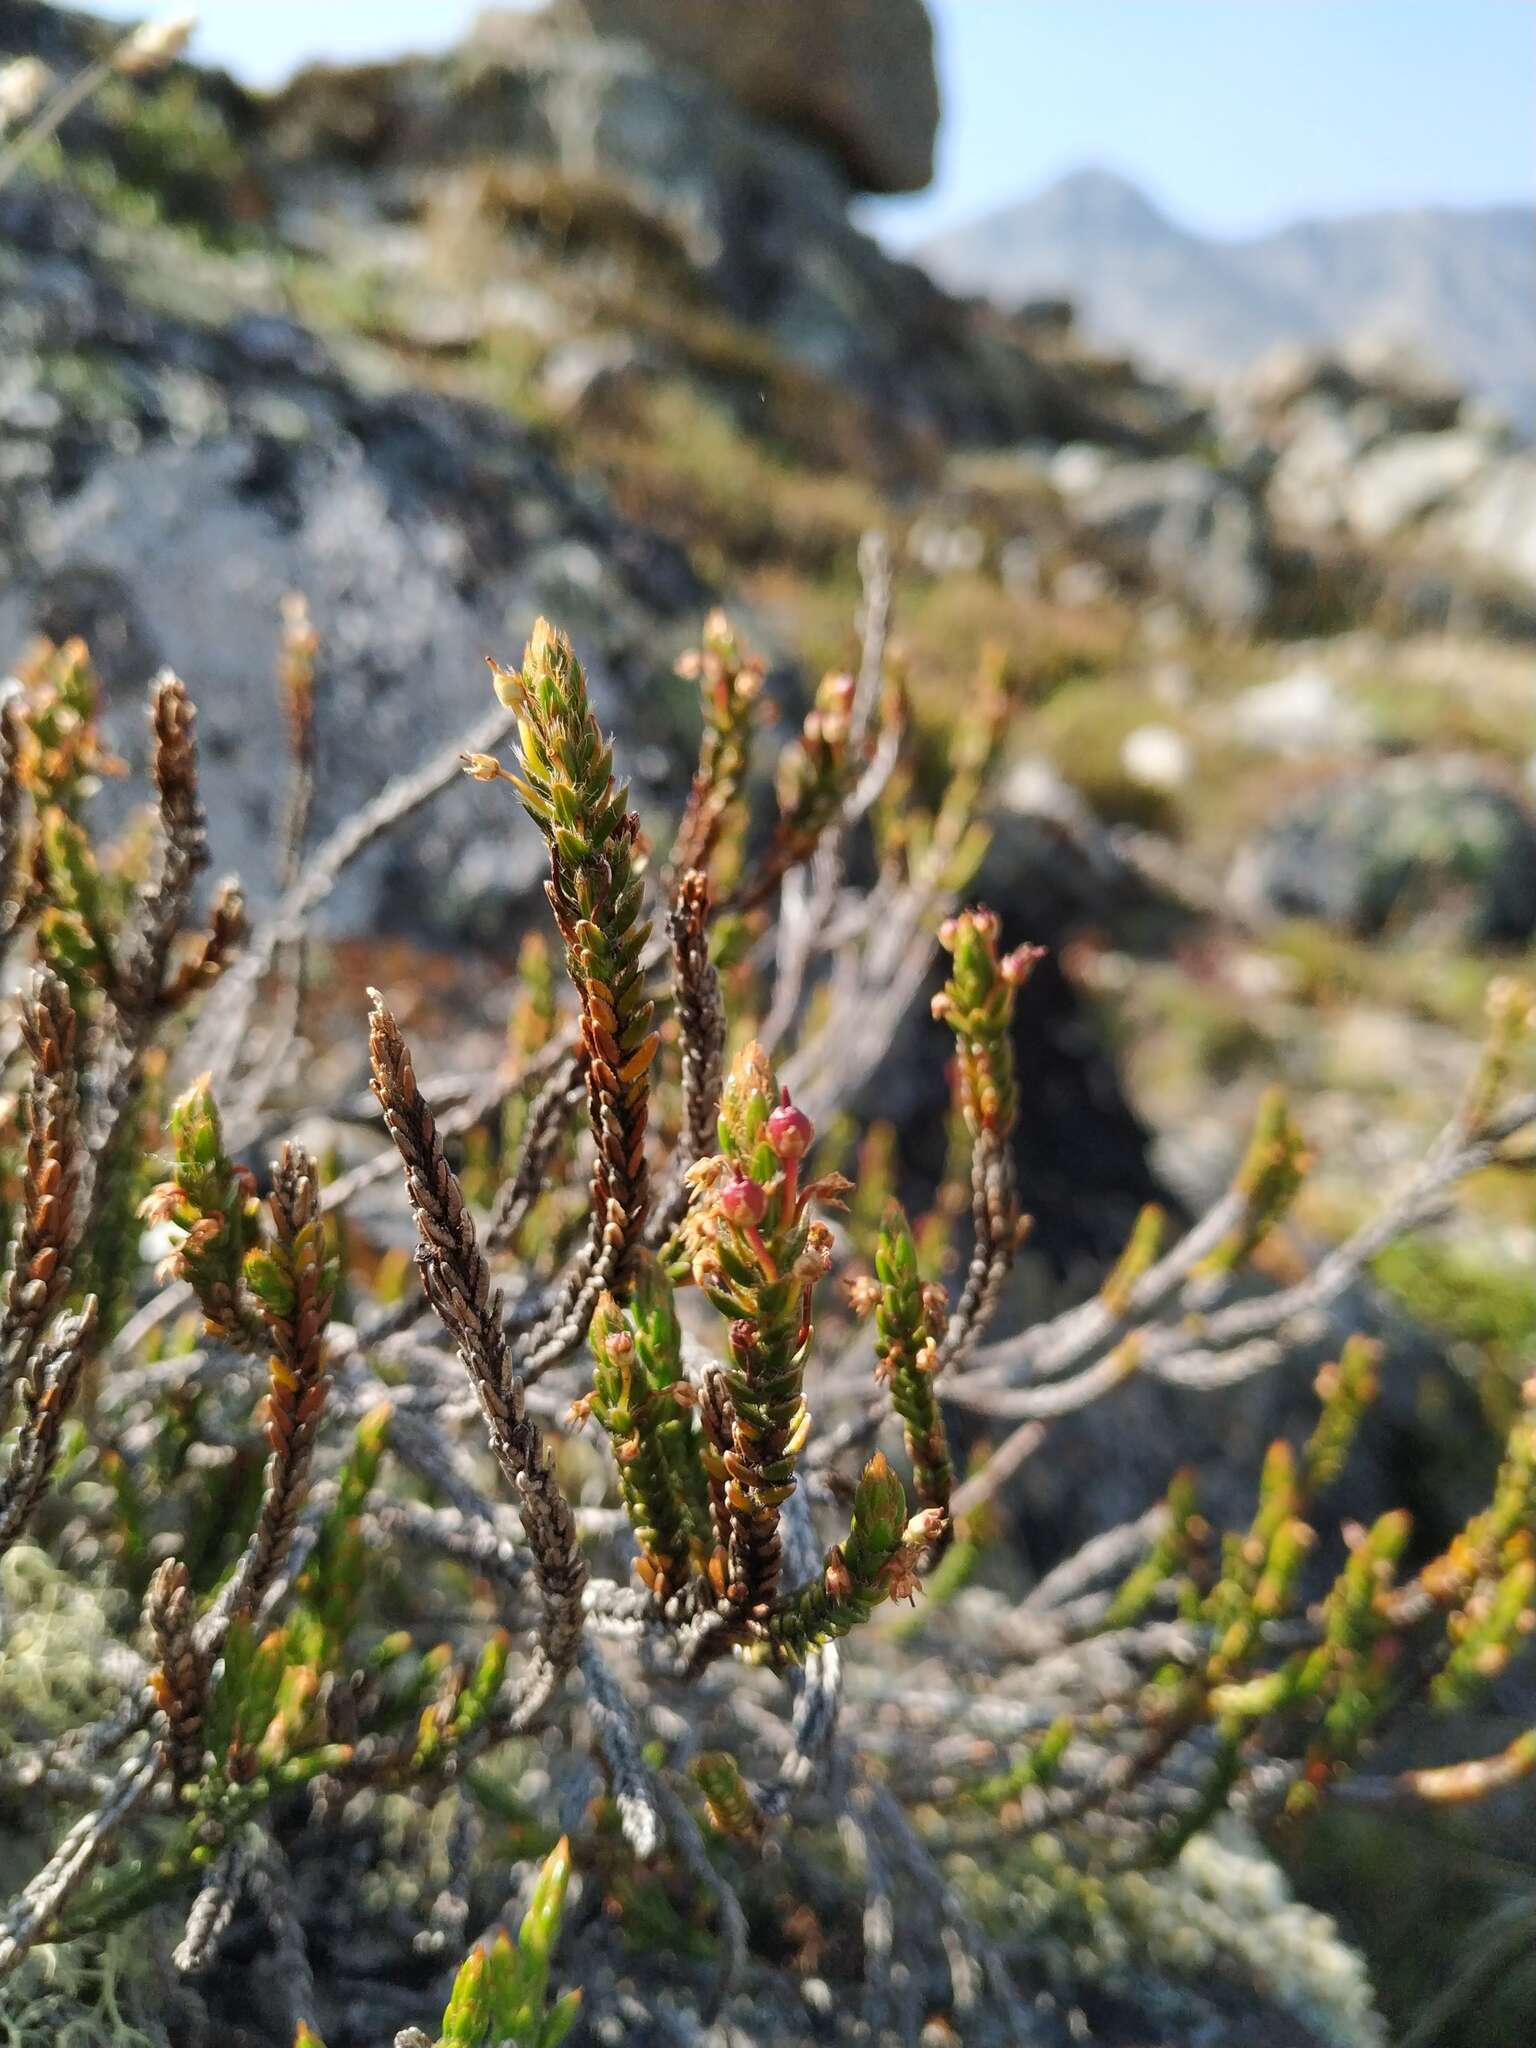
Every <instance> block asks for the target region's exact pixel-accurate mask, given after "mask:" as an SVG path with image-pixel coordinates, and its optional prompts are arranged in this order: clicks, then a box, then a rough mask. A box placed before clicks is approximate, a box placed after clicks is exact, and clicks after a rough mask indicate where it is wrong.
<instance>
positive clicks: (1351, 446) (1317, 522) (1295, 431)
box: [1265, 402, 1366, 533]
mask: <svg viewBox="0 0 1536 2048" xmlns="http://www.w3.org/2000/svg"><path fill="white" fill-rule="evenodd" d="M1365 446H1366V439H1365V435H1364V433H1363V431H1362V429H1361V428H1360V426H1359V425H1358V423H1357V422H1355V421H1354V420H1352V419H1351V418H1350V416H1349V415H1348V414H1347V413H1344V412H1340V411H1338V410H1337V409H1335V408H1334V407H1333V406H1331V405H1326V404H1318V403H1315V402H1314V403H1311V404H1309V405H1308V406H1306V407H1305V408H1303V409H1302V410H1300V411H1299V412H1298V414H1297V415H1296V417H1295V418H1293V419H1292V420H1291V421H1290V422H1289V423H1288V428H1287V432H1286V434H1285V437H1284V440H1283V442H1282V445H1281V450H1280V453H1279V455H1278V456H1277V458H1276V460H1275V463H1274V466H1273V468H1272V469H1271V471H1270V476H1269V483H1268V488H1267V490H1266V492H1265V503H1266V504H1267V506H1268V508H1269V512H1270V516H1271V517H1272V518H1273V520H1274V521H1275V524H1276V525H1277V526H1279V527H1281V528H1283V529H1287V530H1290V531H1294V532H1297V533H1326V532H1328V531H1329V530H1330V529H1331V528H1334V527H1342V526H1343V525H1344V523H1345V513H1344V506H1345V500H1346V497H1347V494H1348V485H1349V478H1350V473H1351V471H1352V470H1353V468H1354V466H1355V464H1356V463H1357V462H1359V461H1360V459H1361V457H1362V456H1363V455H1364V453H1365Z"/></svg>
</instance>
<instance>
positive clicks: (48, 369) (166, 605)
mask: <svg viewBox="0 0 1536 2048" xmlns="http://www.w3.org/2000/svg"><path fill="white" fill-rule="evenodd" d="M98 232H99V231H98V228H97V225H96V223H95V222H94V221H93V220H92V218H91V217H90V216H89V214H88V213H87V212H85V211H84V210H83V209H82V208H80V206H79V205H78V204H77V203H75V202H72V201H70V200H68V199H67V198H65V197H64V196H63V195H61V194H58V193H50V192H48V191H46V190H44V189H39V188H31V189H30V190H26V189H23V190H18V191H16V192H13V193H10V194H7V195H6V196H5V198H4V199H3V200H0V245H3V247H4V249H5V252H6V255H5V267H4V269H3V271H0V348H3V351H4V357H5V362H6V392H7V399H8V411H9V423H8V425H7V428H6V433H5V442H6V449H7V453H8V455H9V456H11V457H12V458H16V457H18V456H21V455H25V456H26V457H27V460H26V461H25V462H24V463H18V462H17V461H15V460H14V459H13V461H12V463H11V471H12V479H13V481H12V484H11V487H10V488H9V489H8V490H7V491H6V492H5V493H3V494H0V569H3V572H4V582H3V594H0V662H8V661H10V660H13V659H14V658H15V657H16V655H17V654H18V653H19V652H20V651H21V648H22V647H23V645H24V644H25V643H26V642H27V640H28V639H29V638H30V637H31V636H32V635H33V634H35V633H37V632H39V631H42V632H47V633H50V634H52V635H53V636H54V637H56V638H57V637H60V636H62V635H64V634H67V633H72V632H80V633H82V634H84V635H85V636H86V637H87V639H88V640H89V641H90V643H91V646H92V649H93V652H94V653H95V655H96V657H97V659H98V662H99V664H100V667H101V671H102V675H103V681H104V685H105V688H106V691H107V695H108V711H107V723H108V726H109V729H110V732H111V735H112V738H113V741H114V743H115V744H116V745H117V746H118V748H119V750H120V751H122V752H123V753H124V754H125V755H127V756H128V757H129V758H130V760H131V761H133V762H135V763H137V764H142V761H143V756H144V751H145V720H144V689H145V685H146V683H147V681H148V679H149V677H150V675H151V674H152V673H153V671H154V670H155V669H156V668H157V667H158V666H159V665H160V664H162V663H169V664H170V665H172V666H173V667H174V668H175V669H176V670H177V671H178V672H179V673H180V674H181V675H183V676H184V677H185V678H186V681H187V683H188V685H189V687H190V688H191V690H192V693H193V696H194V699H195V701H196V703H197V706H198V726H199V736H200V741H201V749H202V759H203V771H204V791H205V796H206V800H207V806H208V811H209V820H210V835H211V839H212V848H213V860H214V864H215V871H216V872H227V871H230V870H234V871H237V872H238V873H239V874H240V875H241V877H242V879H243V880H244V882H245V884H246V886H247V890H248V893H249V894H250V895H251V897H252V898H253V899H254V900H255V901H257V902H258V903H259V902H260V901H261V900H262V899H263V898H265V897H268V896H270V894H271V890H272V846H271V838H272V830H273V824H274V820H275V818H276V817H277V815H278V813H279V811H280V807H281V804H282V801H283V786H284V773H283V761H284V742H283V736H282V717H281V713H280V708H279V703H278V698H277V694H276V690H275V687H274V683H273V675H274V667H275V661H276V655H277V646H278V628H279V610H278V607H279V602H280V600H281V598H282V596H283V594H284V593H285V592H286V591H289V590H301V591H303V592H305V594H306V595H307V596H308V598H309V601H310V606H311V610H312V613H313V616H314V620H315V624H316V626H317V627H318V628H319V631H320V634H321V636H322V642H323V655H322V661H321V668H320V675H319V687H318V711H317V720H318V755H319V786H318V793H317V810H316V830H317V831H319V832H324V831H325V830H327V829H328V828H329V827H330V826H332V825H334V824H335V823H336V822H337V820H338V819H339V818H340V817H342V816H343V815H345V814H346V813H348V812H350V811H351V810H352V809H353V808H355V807H356V806H357V805H358V804H360V803H362V802H364V801H365V800H366V799H367V798H369V797H371V796H373V795H375V794H376V793H377V791H378V790H379V789H380V788H381V787H382V786H383V784H384V783H385V782H386V781H387V780H388V778H389V777H390V776H392V775H394V774H396V773H399V772H401V771H403V770H407V769H410V768H412V767H415V766H418V765H420V764H421V763H422V762H423V761H424V760H425V759H426V757H427V756H428V755H429V754H430V753H432V752H433V751H434V750H436V749H438V748H440V747H443V746H445V745H447V744H448V743H450V742H451V741H452V740H453V739H455V738H456V737H457V736H458V735H459V734H461V733H462V732H463V731H464V730H465V729H466V728H467V727H468V726H469V725H470V724H471V723H473V722H475V721H477V720H479V719H480V718H482V717H483V716H484V714H485V713H486V711H487V710H488V709H489V708H490V704H491V699H490V693H489V689H488V686H487V681H486V674H485V662H484V656H485V654H486V653H487V652H488V651H491V650H499V651H501V652H502V653H503V654H504V655H507V654H511V655H515V653H516V652H517V651H518V649H519V648H520V647H521V644H522V641H523V639H524V637H525V635H526V634H527V632H528V629H529V627H530V626H531V624H532V622H533V619H534V618H535V616H536V615H537V614H538V613H539V612H540V611H541V610H543V611H548V612H549V613H550V614H551V615H552V616H554V617H555V618H556V619H557V620H559V621H560V623H561V624H562V625H564V626H566V627H567V629H568V630H569V631H570V632H571V633H572V635H573V637H574V638H575V640H576V642H577V645H578V647H579V649H580V651H581V653H582V656H583V658H584V660H585V661H586V662H587V664H588V668H589V673H590V674H591V677H592V680H593V686H594V690H595V693H596V696H597V700H598V703H599V705H600V707H601V712H602V715H603V717H604V719H605V721H607V722H610V723H612V724H613V725H614V726H616V727H617V728H618V730H619V732H620V734H621V735H625V736H627V737H626V744H627V745H628V746H629V747H630V749H631V753H630V758H631V760H632V761H637V760H640V759H644V760H646V761H648V762H649V764H650V765H651V766H652V768H653V770H655V769H656V768H658V767H659V770H660V775H661V779H662V786H667V783H668V777H669V775H670V777H671V778H672V781H673V784H674V785H675V784H676V783H679V782H680V781H681V779H682V776H683V771H684V768H685V766H686V763H685V762H684V761H683V760H681V759H680V758H679V756H680V755H681V752H682V749H681V748H677V749H676V750H675V752H674V753H673V754H672V755H671V756H670V758H669V756H668V754H667V753H666V752H665V751H664V750H659V749H658V747H657V745H656V742H658V741H661V740H664V739H666V738H667V737H668V736H669V730H668V723H667V719H666V717H665V715H658V708H657V707H658V693H660V692H665V691H666V690H668V688H669V687H671V686H670V685H669V684H668V683H667V681H666V677H667V672H668V667H669V660H670V655H671V653H672V652H673V651H675V649H676V648H677V646H678V645H679V644H680V643H682V641H683V640H684V638H685V636H686V634H687V632H688V630H689V629H690V628H691V626H692V625H693V624H694V623H695V621H696V619H697V616H698V613H699V610H700V608H701V606H702V604H703V601H704V594H703V592H702V591H701V590H700V588H699V586H698V585H697V584H696V582H695V580H694V578H693V575H692V573H691V572H690V570H689V569H688V568H687V566H686V564H685V563H684V561H683V559H682V558H681V556H680V555H679V554H677V553H676V552H675V551H674V550H672V549H671V548H670V547H668V546H666V545H665V544H663V543H661V542H658V541H656V540H654V539H652V538H651V537H650V536H648V535H646V534H644V533H642V532H640V531H638V530H637V529H635V528H632V527H629V526H626V525H625V524H624V522H622V521H621V520H619V519H618V518H617V517H616V516H615V515H614V514H613V513H612V512H611V511H610V510H609V509H608V508H607V506H606V504H605V503H604V501H603V499H602V497H601V495H600V494H599V493H598V492H597V491H595V490H594V489H593V488H592V487H590V486H582V487H580V488H578V487H577V486H576V485H575V484H573V483H572V482H571V481H570V480H569V479H568V478H567V477H566V476H565V475H564V474H563V473H562V472H561V471H560V470H559V469H558V468H556V467H555V465H554V464H553V463H552V462H551V460H550V459H549V457H548V456H547V455H546V454H544V453H542V452H541V450H540V449H539V447H538V445H537V444H536V442H535V441H534V440H533V438H532V437H531V436H530V435H529V434H527V433H526V432H525V431H524V430H523V429H521V428H520V427H518V426H517V425H516V424H515V423H514V422H513V421H511V420H510V419H509V418H508V417H507V416H506V415H505V414H503V413H497V412H493V411H491V410H490V409H488V408H484V407H479V406H474V405H470V404H466V403H460V402H457V401H454V400H451V399H448V398H445V397H442V396H438V395H434V394H431V393H427V392H418V391H410V390H396V391H389V390H383V391H379V390H369V391H364V390H362V389H360V388H359V387H358V386H357V385H356V384H354V383H352V382H351V381H349V379H348V377H347V376H346V374H345V373H344V372H343V370H342V369H341V368H340V367H339V365H338V364H337V363H336V362H334V361H333V360H332V359H331V358H330V356H329V355H328V353H327V351H326V349H325V348H324V346H323V345H322V344H321V343H320V342H319V341H318V340H316V339H315V337H314V336H312V335H310V334H309V333H307V332H306V331H305V330H304V329H302V328H300V327H297V326H295V325H294V324H293V323H291V322H289V321H286V320H275V319H268V318H265V317H263V318H260V319H253V318H234V319H231V320H229V321H227V322H225V323H223V324H220V323H218V322H217V321H213V322H210V323H208V324H206V325H196V324H193V323H191V322H189V321H181V320H176V319H172V318H170V317H168V316H166V315H163V314H161V313H159V312H157V311H153V310H151V306H150V299H151V297H153V295H154V293H155V292H156V290H158V289H161V288H162V287H160V286H159V285H158V284H157V281H156V280H154V279H153V278H152V277H150V276H148V275H145V274H144V270H143V266H144V264H145V261H146V259H145V256H144V254H143V252H142V251H140V252H139V254H138V256H137V259H136V261H137V266H138V267H137V268H136V269H135V270H134V271H133V272H132V273H128V272H125V273H123V274H122V275H119V274H118V273H117V272H116V271H115V270H114V268H113V266H112V265H111V263H110V262H109V261H107V260H106V259H105V258H104V257H103V256H102V255H101V254H100V253H99V250H98V246H97V240H98ZM140 287H148V288H149V293H148V295H147V296H146V297H144V298H140V297H139V296H138V295H137V293H138V291H139V289H140ZM678 703H679V707H680V716H679V718H678V720H677V722H676V724H675V726H674V728H673V730H674V731H676V732H677V734H678V736H679V737H680V736H681V730H682V726H683V724H684V723H685V722H686V719H687V717H688V715H689V712H690V711H691V706H689V705H688V704H687V701H686V695H685V693H684V692H682V690H681V688H680V689H679V698H678ZM642 705H644V707H645V708H644V712H643V716H644V721H645V729H644V737H645V739H646V740H647V742H649V743H650V744H649V746H648V747H647V748H646V749H638V748H636V745H635V742H636V740H637V738H638V736H639V727H640V721H641V716H642V710H641V707H642ZM142 794H143V787H142V783H140V784H139V785H138V786H137V787H136V788H130V789H129V790H128V791H126V792H124V791H121V790H120V789H119V788H117V787H116V786H109V788H108V789H107V790H105V791H104V792H103V799H104V801H111V800H113V799H114V798H115V799H117V800H118V801H119V806H120V807H121V803H122V802H123V801H124V800H127V799H136V798H137V797H139V796H142ZM484 794H486V793H485V792H476V793H475V795H476V796H482V795H484ZM490 794H492V795H494V792H490ZM465 797H466V792H463V791H456V792H455V794H454V795H453V797H452V798H451V799H441V800H439V801H438V803H437V804H436V805H435V806H434V807H431V808H429V809H427V810H424V811H422V812H420V813H418V814H417V815H416V816H415V817H414V818H413V819H412V820H411V821H410V822H409V823H408V824H407V825H406V826H405V827H404V828H403V829H402V830H401V832H400V833H399V834H398V835H397V836H396V837H394V838H393V839H391V840H389V841H386V842H385V843H384V844H382V845H381V846H380V847H379V848H378V849H376V850H375V852H374V853H373V854H372V855H371V856H370V857H369V858H368V859H367V860H365V861H363V862H360V863H359V864H358V866H357V867H356V868H355V869H354V870H353V871H352V872H351V873H350V875H349V877H348V879H347V882H346V886H345V887H344V888H343V889H342V890H341V891H340V892H339V893H338V895H337V896H336V898H335V899H334V901H333V904H332V906H331V911H332V920H331V921H332V927H333V929H343V930H353V931H358V930H365V929H395V930H404V931H408V932H413V933H415V934H416V935H418V936H423V937H433V938H438V939H443V938H449V937H455V936H464V935H477V936H479V937H481V938H487V939H492V938H495V937H497V936H498V935H499V934H500V933H502V932H504V931H505V929H506V928H507V925H508V922H509V920H515V919H519V918H520V917H521V915H522V908H521V906H522V901H523V899H524V898H525V897H527V898H528V900H529V901H532V900H533V899H534V898H535V897H536V893H537V890H538V886H539V881H540V872H539V871H540V869H541V866H542V857H541V855H540V852H539V849H538V847H537V843H536V841H535V840H533V839H531V838H530V837H529V836H528V835H526V834H523V833H521V832H518V831H517V830H516V829H515V828H514V824H513V820H512V815H511V813H510V812H508V811H506V810H505V809H504V808H499V807H488V806H486V805H485V804H483V803H481V802H478V801H466V800H465Z"/></svg>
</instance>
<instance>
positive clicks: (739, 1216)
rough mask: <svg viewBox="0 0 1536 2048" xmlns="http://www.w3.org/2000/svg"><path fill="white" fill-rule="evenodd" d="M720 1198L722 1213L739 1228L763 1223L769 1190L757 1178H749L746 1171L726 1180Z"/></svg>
mask: <svg viewBox="0 0 1536 2048" xmlns="http://www.w3.org/2000/svg"><path fill="white" fill-rule="evenodd" d="M719 1200H720V1214H721V1215H722V1216H723V1217H724V1218H725V1220H726V1222H727V1223H734V1224H735V1225H736V1227H737V1228H738V1229H739V1230H745V1229H746V1228H747V1227H748V1226H749V1225H751V1224H756V1223H761V1222H762V1220H763V1218H764V1216H765V1215H766V1214H767V1213H768V1190H767V1189H766V1188H763V1187H760V1186H759V1185H758V1183H757V1182H756V1181H755V1180H748V1178H747V1176H746V1175H745V1174H744V1173H739V1174H737V1176H736V1178H735V1179H734V1180H728V1181H727V1182H726V1184H725V1186H724V1187H723V1188H722V1189H721V1190H720V1196H719Z"/></svg>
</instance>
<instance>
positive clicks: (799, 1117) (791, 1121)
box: [765, 1088, 816, 1159]
mask: <svg viewBox="0 0 1536 2048" xmlns="http://www.w3.org/2000/svg"><path fill="white" fill-rule="evenodd" d="M765 1132H766V1136H767V1139H768V1142H769V1144H770V1145H771V1146H772V1147H773V1149H774V1152H775V1153H776V1154H777V1156H778V1157H779V1158H780V1159H803V1158H804V1157H805V1155H806V1153H807V1152H808V1151H809V1150H810V1149H811V1140H812V1138H814V1137H815V1135H816V1126H815V1125H814V1124H813V1123H812V1122H811V1120H810V1118H809V1117H808V1116H807V1115H806V1113H805V1111H804V1110H803V1109H796V1108H795V1105H794V1104H793V1103H792V1102H791V1101H790V1099H789V1090H788V1089H787V1088H786V1089H785V1090H784V1092H783V1095H782V1097H781V1098H780V1102H779V1106H778V1108H777V1109H776V1110H775V1111H774V1112H773V1114H772V1116H770V1117H769V1119H768V1122H767V1125H766V1127H765Z"/></svg>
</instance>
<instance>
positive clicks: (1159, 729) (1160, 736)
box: [1120, 725, 1194, 789]
mask: <svg viewBox="0 0 1536 2048" xmlns="http://www.w3.org/2000/svg"><path fill="white" fill-rule="evenodd" d="M1120 765H1121V767H1122V768H1123V769H1124V770H1125V772H1126V774H1127V775H1128V776H1129V777H1130V778H1131V780H1132V782H1139V783H1140V784H1141V785H1142V787H1143V788H1144V789H1182V788H1183V787H1184V785H1185V784H1186V783H1187V782H1188V781H1189V778H1190V775H1191V774H1192V772H1193V770H1194V753H1193V751H1192V749H1191V747H1190V744H1189V741H1188V740H1187V739H1185V737H1184V735H1183V733H1181V732H1176V731H1175V730H1174V728H1173V727H1172V726H1171V725H1138V726H1137V727H1136V728H1135V730H1134V731H1133V732H1128V733H1127V734H1126V736H1125V738H1124V740H1123V741H1122V742H1121V745H1120Z"/></svg>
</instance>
